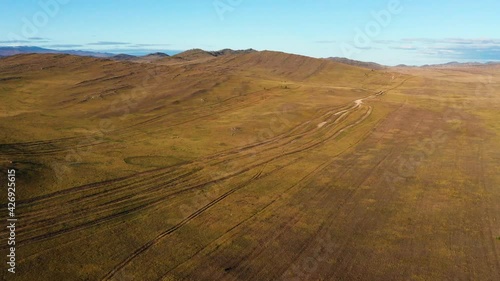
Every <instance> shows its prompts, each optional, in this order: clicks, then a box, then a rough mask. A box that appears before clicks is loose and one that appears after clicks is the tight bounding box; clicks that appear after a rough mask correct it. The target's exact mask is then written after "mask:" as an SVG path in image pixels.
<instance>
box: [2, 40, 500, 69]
mask: <svg viewBox="0 0 500 281" xmlns="http://www.w3.org/2000/svg"><path fill="white" fill-rule="evenodd" d="M254 52H257V51H256V50H254V49H247V50H231V49H223V50H219V51H205V50H202V49H191V50H187V51H184V52H180V53H178V54H176V55H173V56H169V55H168V54H165V53H162V52H156V53H151V54H148V55H145V56H134V55H129V54H113V53H106V52H96V51H82V50H53V49H46V48H41V47H36V46H17V47H0V57H7V56H13V55H19V54H33V53H36V54H69V55H76V56H87V57H98V58H110V59H114V60H121V61H153V60H159V59H164V58H168V57H172V58H176V59H183V60H197V59H200V58H211V57H218V56H223V55H234V54H248V53H254ZM326 59H327V60H330V61H335V62H339V63H343V64H348V65H353V66H358V67H363V68H369V69H375V70H380V69H385V68H387V67H388V66H385V65H381V64H378V63H375V62H363V61H357V60H352V59H348V58H343V57H329V58H326ZM495 64H500V63H499V62H486V63H480V62H465V63H460V62H449V63H444V64H432V65H429V64H426V65H422V66H420V67H453V66H462V67H463V66H481V65H495ZM396 67H417V66H409V65H404V64H400V65H397V66H396Z"/></svg>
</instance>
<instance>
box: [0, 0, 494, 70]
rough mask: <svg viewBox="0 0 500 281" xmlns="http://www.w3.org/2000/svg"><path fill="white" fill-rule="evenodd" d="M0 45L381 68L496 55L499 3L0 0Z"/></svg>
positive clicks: (420, 0) (482, 0) (488, 58)
mask: <svg viewBox="0 0 500 281" xmlns="http://www.w3.org/2000/svg"><path fill="white" fill-rule="evenodd" d="M0 5H1V6H0V31H1V32H0V46H19V45H23V46H26V45H29V46H41V47H47V48H53V49H78V50H99V51H106V52H116V53H132V54H141V53H148V52H151V51H166V50H186V49H191V48H202V49H206V50H218V49H223V48H232V49H247V48H254V49H257V50H276V51H284V52H289V53H296V54H302V55H307V56H312V57H330V56H341V57H349V58H352V59H358V60H364V61H375V62H379V63H383V64H388V65H395V64H400V63H404V64H418V65H421V64H430V63H443V62H449V61H496V60H500V34H499V32H498V28H499V27H500V17H499V16H498V11H500V1H497V0H476V1H456V0H455V1H452V0H442V1H437V0H432V1H431V0H357V1H352V0H329V1H327V0H316V1H313V0H295V1H294V0H275V1H272V0H268V1H266V0H198V1H196V0H176V1H174V0H142V1H138V0H137V1H136V0H23V1H20V0H2V1H0Z"/></svg>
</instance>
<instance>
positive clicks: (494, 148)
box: [0, 49, 500, 280]
mask: <svg viewBox="0 0 500 281" xmlns="http://www.w3.org/2000/svg"><path fill="white" fill-rule="evenodd" d="M499 92H500V66H499V65H498V64H491V65H448V66H432V67H384V66H381V65H378V64H373V63H361V62H356V61H350V60H346V59H339V58H337V59H315V58H310V57H304V56H298V55H291V54H287V53H280V52H272V51H260V52H258V51H255V50H251V49H250V50H244V51H232V50H223V51H220V52H208V51H203V50H199V49H194V50H190V51H186V52H184V53H180V54H176V55H173V56H169V55H166V54H162V53H156V54H152V55H149V56H143V57H130V56H126V55H120V56H113V57H109V58H96V57H85V56H75V55H67V54H20V55H14V56H8V57H3V58H1V59H0V128H1V129H0V166H2V169H1V172H2V173H5V171H6V170H7V167H14V168H16V169H17V171H18V175H17V180H18V186H19V188H18V194H17V198H18V201H17V213H18V218H19V225H18V229H17V247H18V267H19V268H22V270H20V271H19V273H17V276H16V280H500V224H499V222H500V204H499V202H500V174H499V173H498V171H499V170H500V112H499V108H500V95H499ZM2 177H5V175H4V174H2ZM2 196H4V195H2ZM2 203H3V205H6V204H5V203H6V199H5V198H4V197H2ZM1 235H2V239H4V238H6V237H7V232H6V231H5V230H4V231H2V232H1ZM0 248H1V249H2V253H4V252H6V250H7V244H6V243H3V244H2V245H0ZM1 274H2V277H1V278H0V279H2V280H4V279H6V278H7V274H8V273H7V272H6V271H2V273H1Z"/></svg>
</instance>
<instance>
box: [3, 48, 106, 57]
mask: <svg viewBox="0 0 500 281" xmlns="http://www.w3.org/2000/svg"><path fill="white" fill-rule="evenodd" d="M33 53H35V54H69V55H76V56H89V57H99V58H105V57H112V56H114V55H115V54H110V53H100V52H90V51H79V50H52V49H45V48H40V47H32V46H20V47H0V56H3V57H5V56H13V55H19V54H33Z"/></svg>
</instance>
